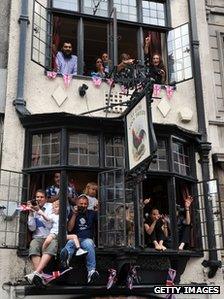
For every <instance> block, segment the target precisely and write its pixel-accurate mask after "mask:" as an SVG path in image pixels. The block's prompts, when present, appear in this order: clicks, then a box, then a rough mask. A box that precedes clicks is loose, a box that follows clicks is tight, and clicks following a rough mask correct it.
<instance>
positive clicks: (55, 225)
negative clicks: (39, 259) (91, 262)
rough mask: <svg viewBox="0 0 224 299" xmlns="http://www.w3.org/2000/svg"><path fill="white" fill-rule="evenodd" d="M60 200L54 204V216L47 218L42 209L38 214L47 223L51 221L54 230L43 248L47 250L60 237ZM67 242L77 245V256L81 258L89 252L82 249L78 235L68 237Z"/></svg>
mask: <svg viewBox="0 0 224 299" xmlns="http://www.w3.org/2000/svg"><path fill="white" fill-rule="evenodd" d="M59 209H60V205H59V200H56V201H55V202H53V203H52V214H51V215H50V216H47V215H46V214H45V213H44V212H43V211H42V210H41V209H40V210H39V211H38V212H37V213H38V214H39V215H41V216H42V217H43V218H44V219H45V220H46V221H49V222H51V223H52V228H51V230H50V234H49V235H48V236H47V238H46V239H45V241H44V243H43V246H42V248H43V249H46V248H47V247H48V246H49V245H50V243H51V242H52V240H54V239H56V238H57V237H58V224H59ZM67 240H73V241H74V243H75V246H76V248H77V251H76V255H77V256H80V255H83V254H86V253H87V251H85V250H83V249H82V248H80V242H79V239H78V237H77V236H76V235H67Z"/></svg>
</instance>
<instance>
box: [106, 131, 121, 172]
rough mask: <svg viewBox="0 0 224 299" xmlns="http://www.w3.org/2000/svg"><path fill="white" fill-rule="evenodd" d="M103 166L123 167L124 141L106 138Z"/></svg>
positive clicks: (116, 138)
mask: <svg viewBox="0 0 224 299" xmlns="http://www.w3.org/2000/svg"><path fill="white" fill-rule="evenodd" d="M105 166H106V167H113V168H115V167H124V139H123V138H122V137H107V138H106V140H105Z"/></svg>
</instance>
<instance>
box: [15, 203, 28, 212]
mask: <svg viewBox="0 0 224 299" xmlns="http://www.w3.org/2000/svg"><path fill="white" fill-rule="evenodd" d="M16 210H17V211H20V212H27V211H30V208H29V207H27V205H26V204H21V205H19V206H18V207H17V208H16Z"/></svg>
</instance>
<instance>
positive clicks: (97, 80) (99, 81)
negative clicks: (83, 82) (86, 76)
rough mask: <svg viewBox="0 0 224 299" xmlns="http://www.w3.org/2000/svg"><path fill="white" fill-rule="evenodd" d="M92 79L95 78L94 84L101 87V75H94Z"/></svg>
mask: <svg viewBox="0 0 224 299" xmlns="http://www.w3.org/2000/svg"><path fill="white" fill-rule="evenodd" d="M92 80H93V84H94V85H95V86H96V87H99V86H100V85H101V83H102V79H101V78H100V77H97V76H93V77H92Z"/></svg>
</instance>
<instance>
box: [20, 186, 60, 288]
mask: <svg viewBox="0 0 224 299" xmlns="http://www.w3.org/2000/svg"><path fill="white" fill-rule="evenodd" d="M27 207H29V208H30V212H29V216H28V228H29V230H30V231H31V232H32V233H33V234H32V241H31V242H30V248H29V257H30V259H31V262H32V265H33V268H34V272H32V273H30V274H27V275H26V276H25V278H26V280H27V281H28V282H29V283H30V284H32V283H34V284H36V285H41V286H42V285H43V284H44V279H43V277H42V272H43V269H44V268H45V267H46V266H47V265H48V263H49V262H50V260H51V259H52V257H53V256H56V254H57V247H58V243H57V240H56V239H53V240H52V242H50V243H49V244H46V245H47V246H44V248H43V244H44V242H45V240H46V238H47V236H48V235H49V233H50V229H51V226H52V224H51V223H50V222H49V221H47V220H45V219H44V217H43V216H42V215H41V213H40V211H42V212H44V213H45V214H46V215H47V217H51V215H52V204H51V203H47V198H46V195H45V191H43V190H40V189H39V190H37V191H36V196H35V200H33V201H27Z"/></svg>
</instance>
